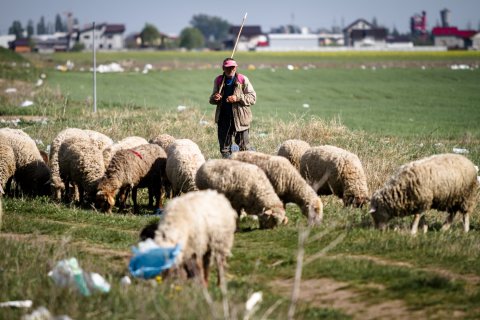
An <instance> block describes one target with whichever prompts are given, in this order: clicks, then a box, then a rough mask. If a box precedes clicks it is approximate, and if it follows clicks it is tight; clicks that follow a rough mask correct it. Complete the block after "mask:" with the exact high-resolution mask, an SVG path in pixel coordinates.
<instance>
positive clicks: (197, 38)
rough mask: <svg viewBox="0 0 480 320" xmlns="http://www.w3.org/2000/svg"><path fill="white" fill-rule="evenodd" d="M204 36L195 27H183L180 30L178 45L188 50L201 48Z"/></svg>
mask: <svg viewBox="0 0 480 320" xmlns="http://www.w3.org/2000/svg"><path fill="white" fill-rule="evenodd" d="M204 44H205V38H204V37H203V34H202V32H201V31H200V30H198V29H197V28H185V29H183V30H182V32H180V43H179V45H180V47H181V48H186V49H188V50H192V49H198V48H203V46H204Z"/></svg>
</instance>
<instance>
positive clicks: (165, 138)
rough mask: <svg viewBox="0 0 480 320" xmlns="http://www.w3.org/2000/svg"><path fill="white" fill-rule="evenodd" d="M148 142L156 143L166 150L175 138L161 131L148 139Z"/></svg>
mask: <svg viewBox="0 0 480 320" xmlns="http://www.w3.org/2000/svg"><path fill="white" fill-rule="evenodd" d="M148 142H149V143H155V144H158V145H159V146H160V147H162V148H163V150H165V151H167V149H168V146H170V145H171V144H172V143H174V142H175V138H174V137H172V136H171V135H169V134H166V133H162V134H160V135H158V136H156V137H154V138H152V139H150V140H149V141H148Z"/></svg>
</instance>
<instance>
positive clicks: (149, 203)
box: [147, 186, 156, 208]
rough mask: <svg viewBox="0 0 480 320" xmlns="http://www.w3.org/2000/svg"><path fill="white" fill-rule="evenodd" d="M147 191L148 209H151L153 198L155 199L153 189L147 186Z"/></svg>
mask: <svg viewBox="0 0 480 320" xmlns="http://www.w3.org/2000/svg"><path fill="white" fill-rule="evenodd" d="M147 189H148V207H149V208H152V207H153V198H154V197H155V198H156V194H154V192H155V191H154V188H152V187H151V186H148V187H147Z"/></svg>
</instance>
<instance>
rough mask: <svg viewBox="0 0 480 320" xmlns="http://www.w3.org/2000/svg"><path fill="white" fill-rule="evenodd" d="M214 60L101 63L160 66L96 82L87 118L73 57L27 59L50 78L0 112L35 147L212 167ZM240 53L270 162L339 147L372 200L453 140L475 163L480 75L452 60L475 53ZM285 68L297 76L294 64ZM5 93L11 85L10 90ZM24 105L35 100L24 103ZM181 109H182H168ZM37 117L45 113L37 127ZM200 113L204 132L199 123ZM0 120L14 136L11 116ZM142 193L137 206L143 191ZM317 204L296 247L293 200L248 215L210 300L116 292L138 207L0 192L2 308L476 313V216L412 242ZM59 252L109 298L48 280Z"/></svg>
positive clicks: (298, 225) (158, 56)
mask: <svg viewBox="0 0 480 320" xmlns="http://www.w3.org/2000/svg"><path fill="white" fill-rule="evenodd" d="M212 55H213V58H212V57H211V56H210V55H208V54H206V53H185V55H184V54H172V53H163V52H162V53H151V52H145V53H116V54H111V55H106V54H102V55H101V56H100V61H102V62H108V61H120V60H122V61H127V60H128V61H133V63H134V64H135V63H136V64H138V65H139V66H142V65H143V64H145V63H152V64H154V65H155V66H158V67H156V68H155V70H154V71H152V72H150V73H148V74H146V75H144V74H140V73H135V72H126V73H121V74H101V75H100V74H99V75H98V79H97V81H98V93H97V94H98V101H99V111H98V112H97V114H93V113H92V112H91V110H92V106H91V95H92V89H91V81H92V75H91V74H90V73H87V72H80V71H73V72H65V73H61V72H58V71H54V70H53V67H54V65H55V64H57V63H64V61H66V60H68V59H70V60H72V61H74V62H75V64H76V66H80V65H86V64H87V62H88V55H86V54H58V55H53V56H35V55H33V56H28V59H30V61H32V62H33V63H32V69H31V70H30V69H29V70H30V72H32V73H33V72H37V71H34V69H33V68H35V70H40V71H41V72H45V73H46V75H47V78H46V83H45V85H44V86H41V87H35V86H34V85H32V83H34V82H35V78H29V79H30V80H29V81H24V80H26V78H23V77H20V76H19V77H18V79H16V80H17V81H12V80H11V78H6V79H5V80H1V81H0V103H1V104H0V119H2V120H5V121H8V120H10V119H15V118H17V117H18V118H22V119H23V120H22V121H21V122H20V123H19V124H18V126H17V128H22V129H24V131H25V132H27V133H28V134H30V135H31V136H32V138H34V139H38V140H41V141H42V142H43V145H41V144H40V145H39V148H41V149H42V148H46V145H47V144H49V143H50V142H51V141H52V139H53V138H54V137H55V135H56V134H57V133H58V132H59V131H60V130H62V129H64V128H66V127H79V128H88V129H94V130H98V131H101V132H104V133H106V134H108V135H109V136H111V137H112V138H114V139H120V138H123V137H126V136H129V135H139V136H143V137H146V138H147V139H148V138H150V137H152V136H154V135H157V134H159V133H169V134H171V135H173V136H175V137H181V138H189V139H192V140H194V141H195V142H197V143H198V145H199V146H200V148H201V150H202V152H203V153H204V154H205V156H206V158H217V157H219V153H218V147H217V142H216V127H215V125H214V124H213V123H212V117H213V108H212V106H209V105H208V95H209V94H210V90H211V86H212V81H213V78H214V77H215V75H216V74H217V73H218V70H217V68H218V66H217V67H215V63H218V61H221V60H222V57H223V56H224V55H225V53H212ZM238 60H239V61H248V63H246V64H252V65H254V66H255V70H248V68H247V67H248V65H245V66H243V68H244V69H243V70H244V73H245V74H246V75H247V76H249V77H250V79H251V80H252V82H253V84H254V87H255V89H256V91H257V95H258V104H257V105H256V106H254V110H253V112H254V116H255V121H254V123H253V128H252V137H251V139H252V142H253V144H254V146H255V147H256V148H257V150H259V151H262V152H266V153H274V152H275V151H276V148H277V147H278V145H279V144H280V143H281V142H282V141H284V140H286V139H290V138H298V139H303V140H305V141H308V142H309V143H310V144H311V145H321V144H331V145H337V146H340V147H342V148H345V149H347V150H350V151H352V152H354V153H356V154H357V155H358V156H359V158H360V159H361V160H362V163H363V166H364V169H365V172H366V174H367V177H368V186H369V189H370V190H371V191H374V190H376V189H377V188H379V187H380V186H381V185H382V184H383V183H384V181H385V180H386V179H387V178H388V177H389V176H390V175H391V174H392V173H393V171H394V170H395V169H396V168H397V167H398V166H399V165H401V164H403V163H406V162H408V161H412V160H416V159H419V158H422V157H425V156H429V155H432V154H437V153H444V152H451V151H452V149H453V148H454V147H457V148H466V149H467V150H469V153H468V154H466V156H467V157H468V158H469V159H471V160H472V161H473V162H474V163H475V164H477V165H479V164H480V139H479V138H480V130H479V126H478V125H477V123H478V122H479V120H480V119H479V118H480V111H478V106H479V103H480V93H479V92H480V90H478V89H479V85H478V84H479V83H480V82H479V80H480V79H479V78H480V73H479V72H480V71H479V70H478V69H474V70H450V68H449V67H448V66H449V64H451V63H465V64H469V65H475V64H478V63H479V61H480V55H479V54H478V53H471V52H464V53H461V52H452V53H436V54H434V53H428V54H421V53H418V54H416V55H411V54H407V55H406V54H401V53H396V54H393V53H392V54H388V53H357V54H340V55H333V54H316V55H315V54H298V53H297V54H270V55H268V54H258V53H257V54H254V53H249V54H246V53H243V54H240V53H239V55H238ZM7 61H8V60H7ZM185 63H191V65H190V68H191V69H190V70H187V69H185V68H182V67H178V68H177V67H172V66H175V65H177V66H184V64H185ZM288 64H292V65H295V66H297V67H298V69H295V70H288V69H287V65H288ZM309 65H311V66H310V67H308V68H304V67H305V66H309ZM362 65H363V66H365V68H362ZM382 65H385V68H383V67H382ZM422 65H425V66H426V68H425V69H422V68H421V66H422ZM162 66H164V68H163V69H162ZM313 66H315V67H313ZM372 67H375V68H374V69H373V68H372ZM251 69H253V68H251ZM272 69H274V70H275V71H274V72H273V71H272ZM15 70H16V69H15V68H13V72H15ZM24 71H25V70H24V69H22V72H21V73H22V74H24ZM9 72H12V70H9ZM9 74H11V73H9ZM13 79H15V77H14V78H13ZM18 80H23V81H21V82H20V81H18ZM9 87H16V88H18V89H19V90H18V92H17V93H16V94H15V95H11V94H7V93H5V92H4V91H5V89H6V88H9ZM32 93H33V94H32ZM25 99H30V100H33V101H34V103H35V105H34V106H33V107H29V108H19V107H18V105H19V103H21V101H23V100H25ZM304 104H308V106H309V107H308V108H305V107H304ZM179 105H185V106H187V110H185V111H184V112H178V111H177V106H179ZM38 117H40V118H43V117H44V118H46V120H45V121H43V123H42V122H41V121H40V122H38V121H36V120H35V119H38ZM203 120H207V121H208V123H206V124H205V123H203V122H202V123H203V124H202V125H201V124H200V121H203ZM0 126H2V127H3V126H11V127H14V125H13V124H10V123H8V122H2V123H0ZM140 199H141V202H142V204H146V195H145V192H141V194H140ZM322 201H323V203H324V210H325V217H324V222H323V223H322V225H321V226H320V227H318V228H315V229H313V230H310V231H309V232H310V233H309V235H308V238H307V240H306V241H305V243H304V244H303V245H301V242H299V235H300V234H303V233H304V232H305V231H306V219H305V218H304V217H303V216H301V214H300V210H299V208H298V207H297V206H296V205H293V204H289V205H288V206H287V215H288V217H289V224H288V225H287V226H285V227H281V228H277V229H275V230H258V229H256V228H255V223H254V222H244V223H243V225H242V230H243V231H240V232H237V233H236V234H235V244H234V248H233V256H232V257H231V258H230V259H229V261H228V263H229V267H228V271H227V281H228V286H227V292H226V293H225V292H222V291H221V289H220V288H217V287H216V286H215V283H214V282H215V281H214V278H215V277H212V280H211V283H210V287H209V290H208V291H204V290H202V289H201V288H199V287H198V286H197V285H196V284H195V283H193V282H182V281H179V280H169V281H164V282H161V283H159V282H158V281H155V280H152V281H145V280H137V279H134V280H133V283H132V285H130V286H128V287H122V286H121V285H120V279H121V278H122V277H123V276H125V275H127V274H128V269H127V265H128V261H129V257H130V247H131V246H133V245H135V244H136V242H137V240H138V234H139V232H140V230H141V228H142V227H143V226H145V225H146V224H148V223H149V222H150V221H152V220H154V219H155V218H154V217H152V216H151V215H150V211H149V210H148V209H147V208H145V207H143V208H142V209H141V214H139V215H133V214H131V213H128V214H118V213H114V214H113V215H105V214H102V213H100V212H97V211H94V210H91V209H85V208H80V207H78V206H76V205H67V204H63V203H62V204H58V203H54V202H53V201H51V200H50V199H47V198H35V199H31V198H23V197H20V198H9V197H3V208H4V214H3V224H2V226H1V233H0V246H2V250H1V251H0V302H3V301H10V300H24V299H31V300H33V303H34V306H33V308H36V307H39V306H45V307H47V308H48V309H49V310H50V312H52V313H53V314H54V315H62V314H66V315H68V316H70V317H71V318H72V319H158V318H165V319H198V318H208V319H210V318H230V319H241V318H243V319H245V318H251V319H285V318H287V314H288V312H289V310H293V309H292V306H295V309H294V318H295V319H319V318H325V319H371V318H374V317H378V318H394V319H400V318H401V319H407V318H436V319H445V318H462V319H465V318H467V319H474V318H478V317H480V305H479V304H478V301H479V299H480V264H478V260H479V258H480V257H479V255H480V252H479V250H478V248H479V247H480V238H479V237H478V235H479V234H478V233H479V231H480V208H479V207H477V208H476V209H475V212H474V214H473V217H472V219H471V230H470V232H469V233H468V234H464V233H463V232H462V231H461V230H462V225H461V222H460V221H459V220H456V222H455V224H454V225H453V227H452V230H451V231H449V232H440V231H439V230H440V227H441V224H442V222H443V221H444V219H445V218H446V215H445V214H444V213H439V212H436V211H429V212H427V214H426V218H427V223H428V224H429V226H430V228H429V231H428V232H427V233H426V234H419V235H417V236H416V237H412V236H411V235H410V234H409V232H408V228H409V224H410V222H411V219H410V218H405V219H396V220H394V221H392V222H391V224H390V226H391V227H390V229H389V230H388V231H386V232H379V231H378V230H374V229H373V223H372V221H371V218H370V216H369V214H368V208H363V209H350V208H344V207H343V206H342V203H341V201H339V200H338V199H336V198H334V197H322ZM251 226H253V227H254V228H253V229H252V230H250V231H247V230H248V229H247V228H248V227H251ZM299 248H301V249H304V250H305V256H304V259H302V262H303V266H302V269H301V270H302V281H301V290H300V292H299V296H298V301H297V302H296V303H295V304H293V303H292V301H293V300H292V297H291V296H292V290H293V287H294V285H295V284H296V282H295V280H294V279H295V278H294V277H295V271H296V269H297V263H298V261H297V257H298V249H299ZM69 257H76V258H77V259H78V260H79V262H80V265H81V267H83V268H84V270H86V271H92V272H98V273H100V274H101V275H103V276H104V277H105V278H106V279H107V280H108V281H109V282H110V283H111V284H112V290H111V291H110V292H109V293H108V294H96V295H94V296H92V297H82V296H81V295H79V294H78V293H76V292H75V290H73V289H68V288H59V287H56V286H55V285H54V284H53V282H52V281H51V280H50V279H49V278H48V276H47V273H48V271H50V270H51V269H52V267H53V266H54V265H55V263H56V262H57V261H59V260H61V259H65V258H69ZM297 283H298V282H297ZM257 291H261V292H262V293H263V300H262V302H261V303H260V304H259V305H258V309H255V310H254V312H253V314H247V313H246V311H245V302H246V301H247V299H248V297H249V296H250V295H251V294H252V293H254V292H257ZM224 302H226V304H227V305H228V307H229V308H228V314H227V313H225V309H224V305H225V303H224ZM31 311H32V309H8V308H0V319H18V318H20V317H21V316H22V315H23V314H26V313H29V312H31Z"/></svg>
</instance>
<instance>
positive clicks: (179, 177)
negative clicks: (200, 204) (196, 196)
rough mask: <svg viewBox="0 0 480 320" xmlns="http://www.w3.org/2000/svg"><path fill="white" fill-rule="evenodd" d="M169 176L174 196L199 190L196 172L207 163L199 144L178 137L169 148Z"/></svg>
mask: <svg viewBox="0 0 480 320" xmlns="http://www.w3.org/2000/svg"><path fill="white" fill-rule="evenodd" d="M166 151H167V166H166V172H167V178H168V181H169V182H170V184H171V187H172V191H173V196H178V195H180V194H181V193H183V192H188V191H194V190H197V187H196V186H195V174H196V173H197V170H198V168H200V166H201V165H202V164H203V163H205V157H204V156H203V154H202V152H201V151H200V148H199V147H198V145H197V144H196V143H195V142H193V141H192V140H189V139H177V140H175V142H173V143H172V144H171V145H170V146H169V147H168V148H167V150H166Z"/></svg>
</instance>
